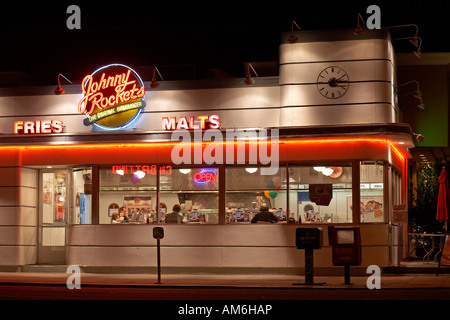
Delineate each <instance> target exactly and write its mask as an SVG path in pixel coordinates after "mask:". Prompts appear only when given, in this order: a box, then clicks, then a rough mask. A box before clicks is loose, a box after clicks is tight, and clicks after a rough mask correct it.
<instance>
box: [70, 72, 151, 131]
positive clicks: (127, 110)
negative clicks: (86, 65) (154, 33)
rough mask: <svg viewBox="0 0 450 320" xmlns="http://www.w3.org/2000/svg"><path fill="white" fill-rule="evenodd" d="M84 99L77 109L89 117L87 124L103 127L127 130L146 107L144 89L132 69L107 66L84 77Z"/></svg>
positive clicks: (82, 85)
mask: <svg viewBox="0 0 450 320" xmlns="http://www.w3.org/2000/svg"><path fill="white" fill-rule="evenodd" d="M81 87H82V90H83V98H81V100H80V101H79V103H78V112H79V113H82V114H86V115H87V116H88V118H87V119H85V124H86V125H91V124H95V125H96V126H97V127H99V128H100V129H103V130H115V129H124V128H126V127H128V126H129V125H130V124H131V123H133V122H134V121H135V120H136V119H137V118H138V116H139V114H140V113H141V111H142V109H143V108H144V107H145V102H144V96H145V88H144V83H143V82H142V80H141V78H140V77H139V75H138V74H137V73H136V72H135V71H134V70H132V69H131V68H129V67H127V66H124V65H121V64H114V65H108V66H106V67H103V68H101V69H98V70H97V71H95V72H93V73H92V74H89V75H87V76H86V77H84V79H83V81H82V82H81Z"/></svg>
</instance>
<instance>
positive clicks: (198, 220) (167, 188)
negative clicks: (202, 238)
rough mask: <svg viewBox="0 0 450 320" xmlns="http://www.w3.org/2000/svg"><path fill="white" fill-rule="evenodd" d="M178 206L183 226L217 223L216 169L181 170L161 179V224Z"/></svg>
mask: <svg viewBox="0 0 450 320" xmlns="http://www.w3.org/2000/svg"><path fill="white" fill-rule="evenodd" d="M175 204H179V205H180V207H181V211H180V213H179V215H181V220H182V223H190V224H193V223H195V224H205V223H209V224H216V223H218V222H219V168H206V167H205V168H180V169H173V170H171V172H170V174H164V175H163V174H161V175H160V217H159V219H160V222H166V221H165V220H166V219H165V217H166V215H167V214H168V213H171V212H172V209H173V206H174V205H175Z"/></svg>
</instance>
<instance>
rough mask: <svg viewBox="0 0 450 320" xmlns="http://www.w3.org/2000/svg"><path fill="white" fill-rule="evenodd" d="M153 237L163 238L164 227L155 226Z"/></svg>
mask: <svg viewBox="0 0 450 320" xmlns="http://www.w3.org/2000/svg"><path fill="white" fill-rule="evenodd" d="M153 238H154V239H157V240H161V239H163V238H164V228H162V227H154V228H153Z"/></svg>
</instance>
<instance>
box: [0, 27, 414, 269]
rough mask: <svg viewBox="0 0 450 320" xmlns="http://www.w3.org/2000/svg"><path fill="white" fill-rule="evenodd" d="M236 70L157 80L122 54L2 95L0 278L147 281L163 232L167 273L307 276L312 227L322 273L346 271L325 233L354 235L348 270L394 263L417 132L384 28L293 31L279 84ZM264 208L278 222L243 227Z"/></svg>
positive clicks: (282, 54)
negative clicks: (304, 244) (107, 276)
mask: <svg viewBox="0 0 450 320" xmlns="http://www.w3.org/2000/svg"><path fill="white" fill-rule="evenodd" d="M245 67H246V70H247V71H248V74H247V78H246V79H242V78H229V79H220V80H183V81H169V80H166V81H160V79H159V78H158V72H156V71H159V69H157V68H155V69H154V70H155V72H154V75H155V76H156V77H154V79H153V80H152V82H151V83H150V82H149V81H145V82H144V81H143V80H142V79H141V77H140V76H139V74H138V72H137V71H136V70H138V68H137V67H136V66H125V65H123V64H120V61H118V62H117V63H116V64H108V63H106V64H105V66H99V68H98V70H92V73H91V74H89V75H80V78H83V81H82V82H81V83H79V84H74V85H64V83H63V81H61V85H60V86H59V88H58V89H59V90H57V91H56V93H57V94H55V87H32V88H31V87H30V88H25V87H23V88H2V89H0V155H1V156H0V176H1V179H0V269H8V268H9V269H11V270H17V271H19V270H21V268H23V267H24V266H28V265H78V266H80V267H82V268H83V269H84V270H85V271H90V270H91V271H97V272H109V271H115V270H120V271H125V272H126V271H127V270H130V271H136V270H141V271H143V272H152V270H155V268H156V265H157V254H156V251H157V248H156V240H155V239H154V238H153V235H152V230H153V228H154V227H156V226H159V227H163V228H164V238H163V239H162V240H161V265H162V270H163V272H168V273H170V272H189V273H196V272H217V273H230V272H233V273H238V272H239V273H264V272H272V273H281V274H285V273H293V274H296V273H299V274H301V273H302V272H303V269H304V266H305V264H304V257H305V253H304V251H303V250H299V249H297V247H296V229H298V228H305V227H308V228H311V227H314V228H322V229H323V245H322V247H321V248H320V249H318V250H315V251H314V256H315V258H314V266H315V268H316V270H317V271H316V272H317V273H320V272H321V271H323V272H325V271H327V272H341V271H340V270H341V268H340V267H335V266H334V265H333V261H332V247H331V246H330V244H329V239H328V227H329V226H335V227H336V226H337V227H339V226H352V227H359V230H360V234H361V248H362V261H361V264H360V266H359V267H355V269H358V268H359V269H361V270H364V272H365V270H366V268H367V267H368V266H369V265H378V266H380V267H383V266H389V265H392V264H395V263H397V262H398V259H399V257H400V258H401V256H404V250H403V248H402V247H401V246H399V243H400V244H401V241H402V239H406V236H405V235H406V233H405V232H406V221H407V220H406V219H407V216H406V213H405V212H406V210H405V209H406V206H407V201H408V175H409V172H408V159H410V158H411V155H410V149H411V148H414V146H415V144H416V140H415V137H416V136H417V135H416V133H414V132H413V131H412V130H411V128H410V126H409V125H407V124H405V123H402V114H401V111H400V108H399V106H398V101H397V82H396V68H397V67H396V55H395V52H394V49H393V45H392V41H391V39H390V35H389V32H388V30H387V29H380V30H366V31H365V32H364V33H363V34H360V35H355V34H354V30H353V29H340V30H320V31H297V32H287V33H285V34H282V35H281V43H280V46H279V61H278V66H277V68H278V75H277V76H267V77H266V76H258V63H253V64H252V63H247V64H246V66H245ZM157 82H159V83H157ZM63 91H64V92H63ZM175 204H179V205H180V207H181V211H180V213H179V216H180V220H181V222H182V223H169V222H167V221H166V220H165V218H166V215H167V214H168V213H170V212H171V211H172V208H173V206H174V205H175ZM262 205H267V206H268V207H269V208H270V211H272V212H273V213H274V215H275V216H276V217H277V222H275V223H261V222H259V223H252V219H253V218H254V217H255V215H256V214H257V212H258V211H259V210H260V207H261V206H262ZM121 211H123V212H124V213H122V214H121ZM401 225H403V226H405V227H404V228H401V227H399V226H401Z"/></svg>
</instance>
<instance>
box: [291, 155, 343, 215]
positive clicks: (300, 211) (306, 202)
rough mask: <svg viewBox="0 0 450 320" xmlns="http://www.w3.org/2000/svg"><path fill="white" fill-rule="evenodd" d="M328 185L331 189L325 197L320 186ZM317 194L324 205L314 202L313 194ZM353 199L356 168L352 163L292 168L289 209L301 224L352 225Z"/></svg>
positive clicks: (325, 191)
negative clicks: (354, 170)
mask: <svg viewBox="0 0 450 320" xmlns="http://www.w3.org/2000/svg"><path fill="white" fill-rule="evenodd" d="M324 185H328V186H329V187H328V189H327V190H324V192H323V193H324V194H323V195H322V194H321V193H320V190H321V189H320V188H316V186H324ZM317 190H319V194H318V196H319V197H321V196H323V198H325V200H324V202H321V201H320V202H319V201H317V200H316V202H315V201H313V200H315V199H314V198H313V196H314V195H313V194H312V192H313V193H314V192H316V193H317ZM327 197H328V199H327ZM351 197H352V168H351V166H350V164H348V163H343V164H320V165H319V164H318V165H316V166H292V167H291V166H290V167H289V204H290V205H289V207H290V211H291V212H294V213H295V215H294V217H295V220H296V221H298V222H300V223H348V222H352V211H351V207H349V206H348V203H350V204H351ZM319 199H320V198H319ZM317 202H319V203H320V204H318V203H317ZM327 202H328V204H327Z"/></svg>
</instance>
